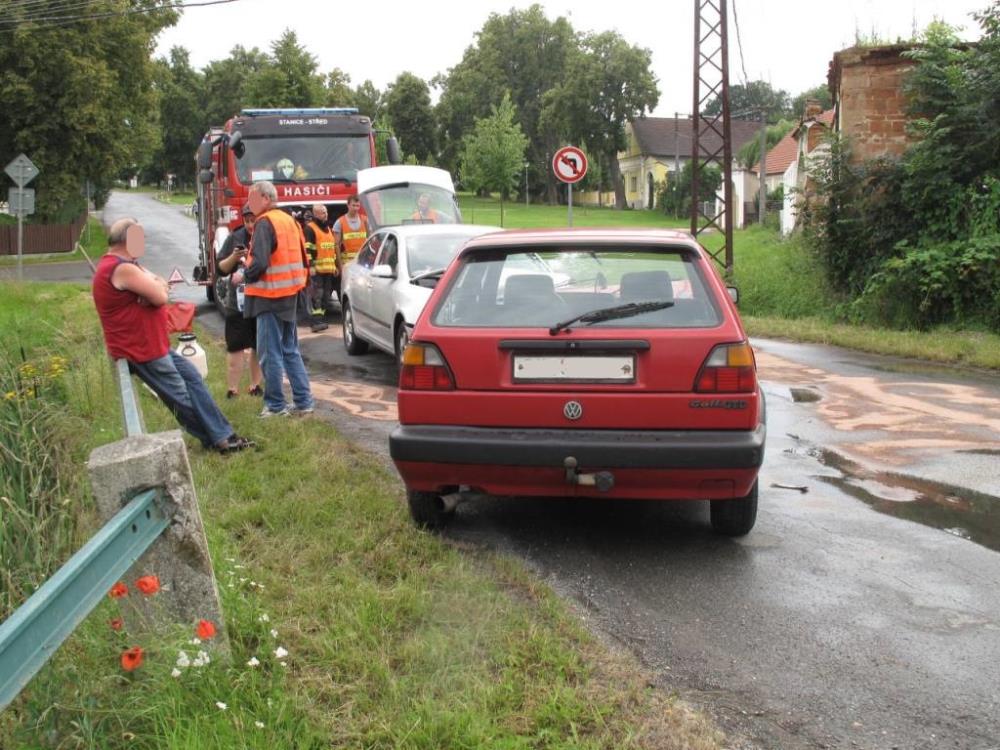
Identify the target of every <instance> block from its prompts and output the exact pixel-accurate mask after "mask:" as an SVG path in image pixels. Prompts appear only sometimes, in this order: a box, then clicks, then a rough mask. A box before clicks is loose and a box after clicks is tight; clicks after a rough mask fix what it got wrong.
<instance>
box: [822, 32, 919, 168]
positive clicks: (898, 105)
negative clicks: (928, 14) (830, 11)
mask: <svg viewBox="0 0 1000 750" xmlns="http://www.w3.org/2000/svg"><path fill="white" fill-rule="evenodd" d="M912 48H913V47H912V46H911V45H906V44H896V45H886V46H883V47H852V48H850V49H846V50H841V51H840V52H837V53H836V54H834V56H833V60H832V61H831V62H830V70H829V74H828V76H827V84H828V85H829V87H830V92H831V93H832V94H833V103H834V109H835V115H834V129H835V130H837V131H838V132H840V133H841V134H842V135H845V136H847V137H848V138H849V139H850V142H851V145H852V149H853V159H855V160H857V161H864V160H866V159H872V158H875V157H879V156H901V155H902V153H903V151H905V150H906V147H907V146H908V145H909V144H910V139H909V137H908V136H907V134H906V123H907V120H908V118H907V114H906V109H907V101H906V97H905V96H904V94H903V78H904V76H905V75H906V73H907V72H908V71H909V70H911V69H912V68H913V61H912V60H910V59H909V58H907V57H904V55H903V53H904V52H907V51H909V50H911V49H912Z"/></svg>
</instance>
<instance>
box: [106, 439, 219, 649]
mask: <svg viewBox="0 0 1000 750" xmlns="http://www.w3.org/2000/svg"><path fill="white" fill-rule="evenodd" d="M87 469H88V471H89V473H90V482H91V486H92V488H93V490H94V497H95V499H96V502H97V509H98V513H99V515H100V519H101V522H102V523H104V522H107V520H108V519H110V518H111V517H112V516H114V515H115V514H116V513H117V512H118V511H119V510H121V508H122V507H123V506H124V505H125V504H126V502H127V501H128V500H129V498H130V497H131V496H132V495H134V494H135V492H137V491H139V490H144V489H149V488H153V487H162V488H163V490H164V493H163V496H164V501H165V504H166V505H165V507H164V512H165V514H166V516H167V517H168V518H170V519H171V522H170V526H169V527H168V528H167V530H166V531H164V532H163V534H161V535H160V537H159V538H158V539H157V540H156V541H155V542H154V543H153V544H152V546H151V547H150V548H149V549H148V550H147V551H146V553H145V554H144V555H143V556H142V557H140V558H139V560H137V561H136V563H135V565H133V566H132V568H131V569H130V570H129V573H128V574H127V576H126V578H125V583H126V584H127V585H128V586H129V590H130V594H129V596H128V597H126V598H124V599H122V600H120V601H121V602H122V612H123V617H124V619H125V622H126V623H127V624H128V625H129V626H130V628H131V629H132V630H133V632H134V631H144V630H152V629H153V628H156V629H157V630H158V631H163V630H168V629H170V628H173V627H180V628H182V629H188V630H189V631H190V633H191V635H192V637H194V628H195V626H196V625H197V623H198V621H199V620H202V619H205V620H210V621H212V623H214V624H215V627H216V628H217V635H216V636H215V637H214V638H213V639H211V641H208V642H206V646H209V647H212V648H213V649H214V650H215V651H216V652H217V653H218V652H222V653H223V654H226V655H228V652H229V641H228V637H227V635H226V630H225V621H224V619H223V616H222V605H221V603H220V601H219V590H218V586H217V584H216V581H215V573H214V571H213V569H212V560H211V557H209V554H208V542H207V540H206V538H205V528H204V526H203V524H202V520H201V512H200V510H199V509H198V498H197V495H196V494H195V489H194V483H193V481H192V477H191V465H190V463H189V462H188V457H187V450H186V448H185V446H184V439H183V438H182V437H181V432H180V430H171V431H169V432H160V433H155V434H152V435H134V436H132V437H127V438H125V439H124V440H119V441H118V442H116V443H110V444H108V445H102V446H100V447H99V448H95V449H94V451H93V452H92V453H91V454H90V459H89V460H88V462H87ZM143 575H156V576H159V579H160V585H161V591H160V593H159V594H157V595H156V596H151V597H146V596H142V595H141V594H140V593H139V592H138V591H136V589H135V579H137V578H138V577H139V576H143Z"/></svg>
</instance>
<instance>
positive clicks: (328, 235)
mask: <svg viewBox="0 0 1000 750" xmlns="http://www.w3.org/2000/svg"><path fill="white" fill-rule="evenodd" d="M309 226H310V227H312V230H313V234H314V235H315V236H316V263H315V265H316V273H333V272H334V271H336V270H337V243H336V240H335V238H334V236H333V230H332V229H330V228H329V227H326V228H323V227H320V225H319V224H317V223H316V222H315V221H310V222H309Z"/></svg>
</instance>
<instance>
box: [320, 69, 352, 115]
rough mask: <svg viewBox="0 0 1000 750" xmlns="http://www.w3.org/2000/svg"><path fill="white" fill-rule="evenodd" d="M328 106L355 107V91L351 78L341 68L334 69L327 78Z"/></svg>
mask: <svg viewBox="0 0 1000 750" xmlns="http://www.w3.org/2000/svg"><path fill="white" fill-rule="evenodd" d="M325 104H326V106H328V107H353V106H354V91H353V90H352V89H351V77H350V76H349V75H348V74H347V73H345V72H344V71H342V70H341V69H340V68H334V69H333V70H331V71H330V72H329V73H328V74H327V76H326V102H325Z"/></svg>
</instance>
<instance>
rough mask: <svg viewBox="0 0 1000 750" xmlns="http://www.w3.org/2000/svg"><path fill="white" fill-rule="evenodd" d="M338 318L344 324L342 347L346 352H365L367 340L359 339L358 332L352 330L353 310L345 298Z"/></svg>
mask: <svg viewBox="0 0 1000 750" xmlns="http://www.w3.org/2000/svg"><path fill="white" fill-rule="evenodd" d="M340 319H341V323H342V324H343V326H344V348H345V349H347V353H348V354H364V353H365V352H367V351H368V342H367V341H362V340H361V339H359V338H358V334H357V333H355V332H354V311H353V310H352V309H351V303H350V302H348V301H347V300H346V299H345V300H344V301H343V307H342V309H341V313H340Z"/></svg>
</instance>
